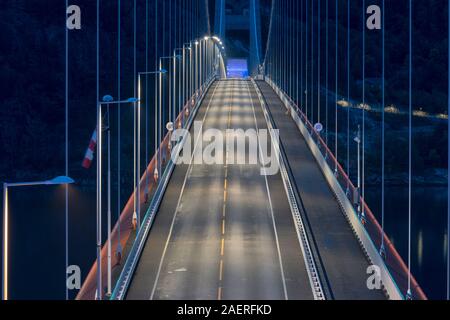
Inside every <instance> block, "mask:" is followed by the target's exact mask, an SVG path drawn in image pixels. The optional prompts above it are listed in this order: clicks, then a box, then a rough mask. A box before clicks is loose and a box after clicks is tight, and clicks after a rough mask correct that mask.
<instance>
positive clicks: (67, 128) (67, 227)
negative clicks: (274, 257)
mask: <svg viewBox="0 0 450 320" xmlns="http://www.w3.org/2000/svg"><path fill="white" fill-rule="evenodd" d="M68 7H69V3H68V0H66V10H67V8H68ZM65 42H66V46H65V175H66V177H68V176H69V29H68V28H67V26H66V27H65ZM64 189H65V267H66V271H67V268H68V267H69V186H68V185H66V186H65V187H64ZM66 300H69V289H68V287H67V286H66Z"/></svg>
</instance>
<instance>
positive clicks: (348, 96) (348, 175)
mask: <svg viewBox="0 0 450 320" xmlns="http://www.w3.org/2000/svg"><path fill="white" fill-rule="evenodd" d="M350 1H351V0H347V103H348V106H347V177H348V178H349V181H350ZM383 1H384V0H383ZM348 184H349V183H348ZM348 184H347V194H348V192H349V187H350V186H349V185H348Z"/></svg>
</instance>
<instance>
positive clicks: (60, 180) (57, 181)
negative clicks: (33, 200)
mask: <svg viewBox="0 0 450 320" xmlns="http://www.w3.org/2000/svg"><path fill="white" fill-rule="evenodd" d="M74 182H75V181H74V180H72V178H69V177H66V176H60V177H56V178H53V179H51V180H46V181H37V182H16V183H7V182H5V183H3V276H2V283H3V291H2V299H3V300H8V285H9V284H8V267H9V250H8V247H9V243H8V242H9V239H8V230H9V213H8V188H15V187H28V186H42V185H45V186H49V185H68V184H72V183H74Z"/></svg>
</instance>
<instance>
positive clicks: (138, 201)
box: [135, 69, 167, 225]
mask: <svg viewBox="0 0 450 320" xmlns="http://www.w3.org/2000/svg"><path fill="white" fill-rule="evenodd" d="M165 73H167V71H166V70H164V69H160V70H158V71H144V72H139V73H138V104H139V109H140V106H141V100H142V99H141V78H142V76H149V75H154V76H157V75H160V74H165ZM159 85H160V86H161V81H160V83H159ZM147 98H148V97H145V103H146V110H147V108H148V103H147V101H148V99H147ZM155 110H156V106H155ZM155 120H156V117H155ZM139 126H140V124H139ZM139 132H140V130H139ZM156 134H157V131H156V128H155V135H156ZM139 145H140V138H139ZM139 149H140V148H139ZM155 155H156V154H155ZM156 156H157V155H156ZM137 167H138V170H137V171H138V174H137V179H136V181H137V185H136V186H135V190H136V193H137V195H136V197H135V198H137V205H135V212H136V221H139V224H138V225H140V212H141V208H140V190H141V188H140V187H141V185H140V176H139V175H140V167H141V164H140V152H139V156H138V165H137ZM157 170H158V169H157V168H156V167H155V172H154V175H155V176H156V175H157V174H158V171H157ZM148 194H149V184H148V177H147V182H146V187H145V197H146V198H147V197H148Z"/></svg>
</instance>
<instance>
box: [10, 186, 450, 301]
mask: <svg viewBox="0 0 450 320" xmlns="http://www.w3.org/2000/svg"><path fill="white" fill-rule="evenodd" d="M93 191H95V190H91V189H84V190H81V189H79V187H77V186H71V187H70V217H69V224H70V226H69V235H70V245H69V264H76V265H79V266H80V268H81V271H82V276H83V278H84V277H85V276H86V275H87V272H88V271H89V269H90V267H91V265H92V263H93V262H94V260H95V223H96V219H95V192H93ZM366 194H367V201H368V203H369V204H370V206H371V208H372V209H373V211H374V212H375V213H376V215H377V217H378V218H379V219H380V218H381V217H380V215H379V212H380V203H381V202H380V201H381V193H380V189H379V188H367V192H366ZM446 194H447V188H445V187H426V188H425V187H414V188H413V215H412V217H413V218H412V219H413V228H412V234H413V236H412V272H413V274H414V276H415V277H416V278H417V280H418V281H419V283H420V284H421V286H422V288H423V289H424V291H425V293H426V294H427V295H428V297H429V298H431V299H443V298H444V297H445V290H446V264H445V263H446V237H447V235H446V232H447V231H446V225H447V220H446V217H447V215H446V212H447V211H446V210H447V196H446ZM9 195H10V198H9V199H10V200H9V208H10V226H11V228H10V250H11V255H10V298H12V299H64V297H65V272H64V268H65V267H64V266H65V243H64V241H65V237H64V227H65V225H64V188H63V187H33V188H21V189H16V190H10V194H9ZM127 196H128V194H127ZM407 209H408V190H407V187H387V189H386V232H387V233H388V235H389V236H390V238H391V240H392V241H393V243H394V244H395V246H396V248H397V250H398V251H399V252H400V254H401V255H402V256H403V257H404V259H405V261H406V258H407V243H408V240H407V235H408V224H407V222H408V210H407ZM104 222H106V218H104ZM103 230H104V231H106V226H104V229H103ZM105 236H106V234H105V235H104V239H105ZM75 294H76V292H71V295H70V297H71V298H73V297H74V296H75Z"/></svg>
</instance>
